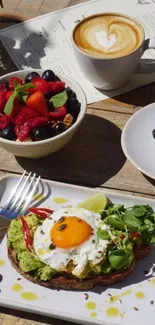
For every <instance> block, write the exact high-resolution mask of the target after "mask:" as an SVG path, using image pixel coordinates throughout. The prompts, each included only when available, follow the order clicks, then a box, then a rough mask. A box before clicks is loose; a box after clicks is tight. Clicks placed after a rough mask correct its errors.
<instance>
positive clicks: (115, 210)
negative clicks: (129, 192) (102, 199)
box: [108, 204, 124, 215]
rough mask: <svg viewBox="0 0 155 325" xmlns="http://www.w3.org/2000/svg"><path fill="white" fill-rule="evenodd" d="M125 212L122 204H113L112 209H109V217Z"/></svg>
mask: <svg viewBox="0 0 155 325" xmlns="http://www.w3.org/2000/svg"><path fill="white" fill-rule="evenodd" d="M123 211H124V205H122V204H113V206H112V207H109V209H108V215H111V214H115V213H116V214H118V215H120V214H121V212H123Z"/></svg>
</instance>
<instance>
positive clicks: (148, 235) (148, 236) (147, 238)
mask: <svg viewBox="0 0 155 325" xmlns="http://www.w3.org/2000/svg"><path fill="white" fill-rule="evenodd" d="M141 236H142V240H143V244H146V245H148V244H150V243H151V240H152V238H153V237H154V236H152V232H150V231H149V230H148V229H147V227H146V226H142V228H141Z"/></svg>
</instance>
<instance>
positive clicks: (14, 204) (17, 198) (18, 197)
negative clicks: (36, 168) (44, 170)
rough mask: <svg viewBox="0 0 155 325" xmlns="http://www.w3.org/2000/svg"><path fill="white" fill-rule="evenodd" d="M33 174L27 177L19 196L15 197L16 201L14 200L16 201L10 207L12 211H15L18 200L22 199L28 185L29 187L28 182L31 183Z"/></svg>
mask: <svg viewBox="0 0 155 325" xmlns="http://www.w3.org/2000/svg"><path fill="white" fill-rule="evenodd" d="M31 174H32V172H30V173H29V174H28V176H27V177H26V180H25V182H24V184H23V185H22V186H21V189H20V190H19V192H18V194H17V195H15V199H14V201H13V202H12V204H11V205H10V210H14V208H15V207H16V204H17V202H18V200H19V199H20V197H21V195H22V193H23V191H24V190H25V188H26V185H27V183H28V181H29V179H30V177H31Z"/></svg>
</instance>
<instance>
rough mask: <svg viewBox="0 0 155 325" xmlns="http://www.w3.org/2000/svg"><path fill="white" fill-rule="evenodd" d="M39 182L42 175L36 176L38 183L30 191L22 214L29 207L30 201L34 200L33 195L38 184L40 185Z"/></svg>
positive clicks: (21, 212)
mask: <svg viewBox="0 0 155 325" xmlns="http://www.w3.org/2000/svg"><path fill="white" fill-rule="evenodd" d="M39 182H40V176H39V177H38V178H36V183H35V185H34V187H33V189H32V191H31V192H30V193H29V195H28V198H27V200H26V202H25V204H24V206H23V209H22V210H21V211H20V215H22V214H24V213H25V212H26V211H27V208H28V206H29V204H30V202H31V200H32V197H33V195H34V193H35V191H36V189H37V186H38V184H39Z"/></svg>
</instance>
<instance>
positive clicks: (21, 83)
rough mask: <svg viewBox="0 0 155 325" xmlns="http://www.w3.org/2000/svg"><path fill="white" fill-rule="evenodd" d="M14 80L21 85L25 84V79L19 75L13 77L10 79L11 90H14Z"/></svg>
mask: <svg viewBox="0 0 155 325" xmlns="http://www.w3.org/2000/svg"><path fill="white" fill-rule="evenodd" d="M14 82H15V83H17V84H18V85H21V86H22V85H23V81H22V80H21V79H20V78H18V77H12V78H10V80H9V88H10V89H11V90H14Z"/></svg>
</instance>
